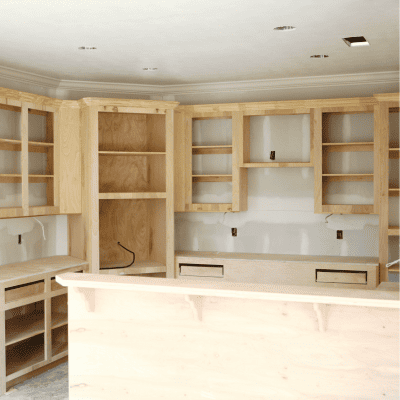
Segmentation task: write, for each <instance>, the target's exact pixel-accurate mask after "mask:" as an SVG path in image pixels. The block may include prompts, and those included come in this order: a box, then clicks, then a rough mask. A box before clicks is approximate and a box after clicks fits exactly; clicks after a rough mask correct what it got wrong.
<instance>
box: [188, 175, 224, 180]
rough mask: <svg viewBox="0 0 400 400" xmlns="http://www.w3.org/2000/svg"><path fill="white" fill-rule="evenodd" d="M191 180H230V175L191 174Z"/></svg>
mask: <svg viewBox="0 0 400 400" xmlns="http://www.w3.org/2000/svg"><path fill="white" fill-rule="evenodd" d="M192 181H193V182H232V175H192Z"/></svg>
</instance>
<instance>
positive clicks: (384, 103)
mask: <svg viewBox="0 0 400 400" xmlns="http://www.w3.org/2000/svg"><path fill="white" fill-rule="evenodd" d="M376 98H377V100H378V104H377V105H376V106H375V115H376V125H375V129H376V130H377V131H378V135H379V138H380V142H379V143H380V144H379V158H380V161H379V173H380V178H381V179H380V184H379V189H378V195H379V269H380V282H386V281H388V279H389V271H388V268H386V264H388V263H389V262H391V261H393V260H389V238H390V237H391V236H399V234H400V232H399V229H398V227H389V197H390V196H391V193H389V159H390V158H392V157H393V158H396V157H399V155H398V154H399V151H398V150H397V151H395V152H390V151H389V147H390V145H391V143H390V141H389V134H390V125H389V114H390V112H391V109H395V111H396V112H398V110H399V106H400V101H399V95H398V93H394V94H387V95H377V96H376ZM397 145H398V143H397ZM391 153H394V154H391ZM396 153H397V154H396ZM391 268H392V271H393V270H394V271H396V270H397V271H398V265H394V266H393V267H391Z"/></svg>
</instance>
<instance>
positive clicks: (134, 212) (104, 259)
mask: <svg viewBox="0 0 400 400" xmlns="http://www.w3.org/2000/svg"><path fill="white" fill-rule="evenodd" d="M116 222H117V223H116ZM99 236H100V237H99V241H100V269H101V268H109V267H115V266H118V267H120V266H128V265H129V264H130V263H131V262H132V259H133V256H132V254H131V253H130V252H128V251H126V250H125V249H123V248H122V247H121V246H119V245H118V242H120V243H121V245H123V246H124V247H126V248H127V249H129V250H130V251H133V252H134V253H135V262H134V264H133V265H132V268H134V267H140V266H141V264H142V266H143V265H144V264H145V265H146V266H152V267H156V266H164V267H165V265H166V236H167V232H166V200H165V199H148V200H147V199H146V200H142V199H141V200H131V199H129V200H100V201H99ZM132 273H134V272H133V271H132Z"/></svg>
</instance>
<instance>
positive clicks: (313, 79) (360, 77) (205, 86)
mask: <svg viewBox="0 0 400 400" xmlns="http://www.w3.org/2000/svg"><path fill="white" fill-rule="evenodd" d="M0 78H3V79H6V80H9V81H13V82H18V83H25V84H31V85H36V86H41V87H45V88H51V89H55V90H58V89H60V90H63V91H67V92H68V91H72V92H92V93H96V92H98V93H110V94H111V93H112V94H118V95H121V96H124V95H125V96H126V95H142V96H143V95H145V96H168V95H170V96H177V95H179V96H184V95H192V94H201V93H222V92H252V91H263V90H264V91H265V90H281V89H301V88H317V87H332V86H354V85H375V84H382V83H386V84H387V83H389V84H395V85H398V84H399V71H388V72H371V73H363V74H345V75H325V76H307V77H296V78H281V79H261V80H252V81H237V82H216V83H198V84H185V85H143V84H134V83H108V82H87V81H73V80H62V79H55V78H49V77H46V76H43V75H38V74H33V73H31V72H24V71H20V70H16V69H13V68H8V67H1V66H0Z"/></svg>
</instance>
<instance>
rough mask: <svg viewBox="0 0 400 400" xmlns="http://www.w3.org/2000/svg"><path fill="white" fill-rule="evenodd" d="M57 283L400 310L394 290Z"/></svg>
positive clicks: (68, 277)
mask: <svg viewBox="0 0 400 400" xmlns="http://www.w3.org/2000/svg"><path fill="white" fill-rule="evenodd" d="M56 281H57V282H58V283H59V284H61V285H63V286H67V287H84V288H93V289H112V290H129V291H139V292H153V293H154V292H156V293H173V294H183V295H194V296H217V297H234V298H242V299H258V300H276V301H296V302H304V303H322V304H342V305H357V306H369V307H385V308H400V301H399V292H398V291H390V290H389V291H387V290H361V289H360V290H352V289H337V288H319V287H310V286H288V285H260V284H250V283H237V282H218V281H190V280H177V279H164V278H142V277H136V276H135V277H131V276H117V275H97V274H83V275H82V274H72V273H66V274H61V275H58V276H57V277H56Z"/></svg>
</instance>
